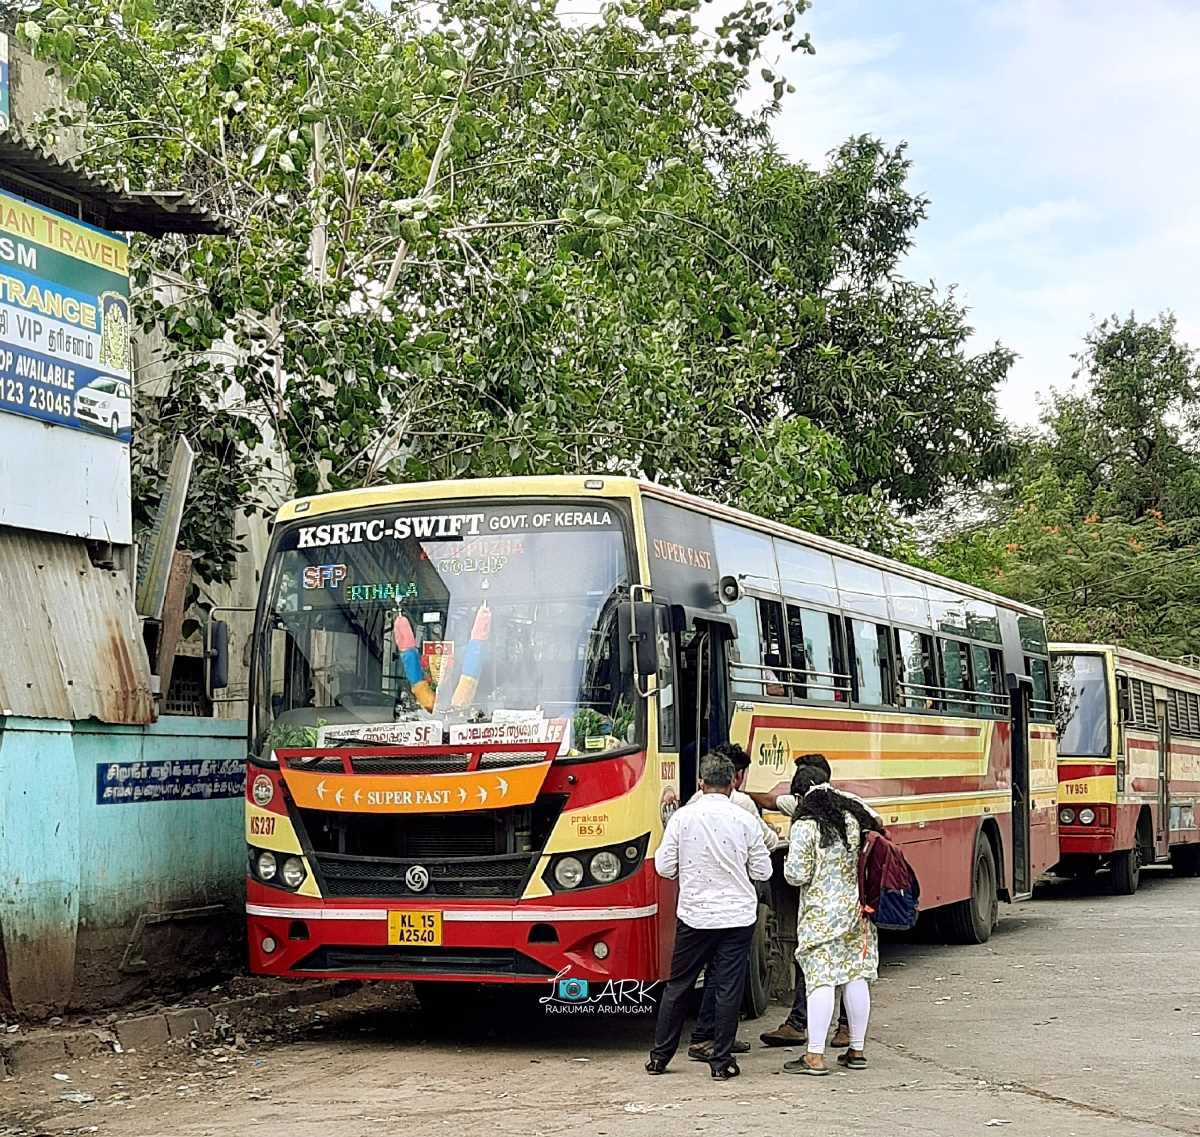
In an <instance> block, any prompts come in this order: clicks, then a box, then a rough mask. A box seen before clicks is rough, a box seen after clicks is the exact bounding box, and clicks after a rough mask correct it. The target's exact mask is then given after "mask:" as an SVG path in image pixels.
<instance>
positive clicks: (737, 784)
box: [687, 742, 779, 1062]
mask: <svg viewBox="0 0 1200 1137" xmlns="http://www.w3.org/2000/svg"><path fill="white" fill-rule="evenodd" d="M713 753H714V754H720V755H722V756H724V757H725V758H728V759H729V760H730V761H731V762H732V763H733V791H732V792H731V793H730V795H729V800H730V801H731V802H733V804H734V805H736V806H740V807H741V808H742V809H744V810H745V811H746V812H747V813H748V814H749V815H750V816H751V817H752V818H754V820H755V821H756V822H758V824H759V826H760V827H761V829H762V835H763V844H765V845H766V846H767V852H768V853H773V852H775V850H776V849H777V848H779V834H778V833H776V832H775V830H774V829H773V828H771V826H770V825H768V824H767V823H766V822H765V821H764V820H763V819H762V814H760V813H759V812H758V806H757V805H755V804H754V801H753V799H752V798H751V797H750V795H749V794H748V793H744V792H743V791H742V787H743V786H744V785H745V784H746V775H747V774H748V773H749V771H750V755H749V754H748V753H747V752H746V748H745V747H744V746H739V745H738V744H737V743H736V742H724V743H722V744H721V745H720V746H717V747H714V749H713ZM703 795H704V791H703V790H697V791H696V792H695V794H694V795H693V796H692V797H691V798H690V799H689V804H691V802H693V801H699V799H700V798H701V797H702V796H703ZM714 991H715V988H713V987H712V986H711V985H710V984H709V983H708V980H707V978H706V979H705V982H704V996H703V998H702V999H701V1000H700V1013H699V1015H697V1016H696V1026H695V1029H694V1030H693V1031H692V1038H691V1045H690V1046H689V1047H688V1052H687V1053H688V1057H689V1058H692V1059H694V1060H695V1061H697V1062H707V1061H708V1060H709V1058H710V1057H711V1055H712V1048H713V1023H714V1021H715V1018H716V1009H717V1001H716V997H715V994H714ZM749 1049H750V1044H749V1043H748V1042H743V1041H742V1040H741V1039H740V1038H735V1039H734V1042H733V1053H734V1054H745V1053H746V1052H747V1051H748V1050H749Z"/></svg>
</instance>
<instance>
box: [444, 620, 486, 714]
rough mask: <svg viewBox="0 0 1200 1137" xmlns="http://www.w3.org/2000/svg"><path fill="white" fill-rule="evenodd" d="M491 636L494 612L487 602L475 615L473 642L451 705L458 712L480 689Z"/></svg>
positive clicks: (466, 654) (472, 631)
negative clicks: (484, 650)
mask: <svg viewBox="0 0 1200 1137" xmlns="http://www.w3.org/2000/svg"><path fill="white" fill-rule="evenodd" d="M491 634H492V610H491V609H490V608H489V607H488V606H487V601H486V600H485V601H484V602H483V603H482V604H481V605H480V606H479V610H478V611H477V612H476V613H475V621H474V623H472V625H471V642H470V643H469V644H467V650H466V651H465V652H463V661H462V670H461V671H460V672H459V676H458V684H457V686H456V687H455V688H454V699H453V701H452V702H451V704H450V705H451V706H452V707H454V708H455V709H456V710H461V709H462V708H463V707H465V706H466V705H467V704H468V703H470V702H471V700H472V699H474V698H475V692H476V690H477V689H478V688H479V674H480V672H481V671H482V670H483V648H484V644H486V643H487V640H488V637H489V636H490V635H491Z"/></svg>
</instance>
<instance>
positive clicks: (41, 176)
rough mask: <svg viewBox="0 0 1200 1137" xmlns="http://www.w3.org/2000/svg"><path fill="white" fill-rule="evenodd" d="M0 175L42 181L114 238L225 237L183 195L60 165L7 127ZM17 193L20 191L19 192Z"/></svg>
mask: <svg viewBox="0 0 1200 1137" xmlns="http://www.w3.org/2000/svg"><path fill="white" fill-rule="evenodd" d="M0 171H3V172H5V173H10V174H12V175H13V176H14V177H16V178H26V179H28V180H30V181H34V182H43V183H45V184H46V185H48V186H52V187H54V188H55V189H57V190H58V191H60V192H61V193H64V194H69V195H71V196H73V197H77V198H79V199H81V201H82V203H83V204H84V207H85V214H86V215H85V217H84V218H83V219H84V220H86V221H88V222H90V223H91V224H93V225H97V226H99V227H100V228H102V229H111V230H113V231H115V232H118V233H149V234H151V235H152V236H155V237H161V236H163V235H165V234H167V233H193V234H195V233H228V232H230V226H229V224H228V222H226V221H223V220H221V219H220V218H218V217H216V216H214V215H213V214H212V213H210V212H209V211H208V210H207V209H203V208H201V207H200V206H198V205H197V204H196V203H195V202H193V201H192V200H191V199H189V198H188V197H187V196H186V195H185V194H184V193H182V192H173V193H166V192H160V193H131V192H129V191H128V190H124V189H121V188H120V187H119V186H115V185H113V184H111V183H110V182H106V181H103V180H102V179H100V178H97V177H95V176H93V175H92V174H90V173H88V172H87V170H85V169H84V167H83V166H82V165H81V164H80V163H79V162H76V161H74V160H64V159H62V158H58V157H56V156H55V155H54V154H52V153H50V152H49V151H48V150H46V149H45V148H44V147H42V146H41V145H39V143H38V142H37V141H36V140H34V139H32V138H30V137H28V136H27V135H25V134H23V133H22V132H21V130H20V128H19V127H17V126H16V125H15V124H10V126H9V128H8V130H7V131H6V132H5V133H3V134H0ZM16 192H20V191H19V190H18V191H16Z"/></svg>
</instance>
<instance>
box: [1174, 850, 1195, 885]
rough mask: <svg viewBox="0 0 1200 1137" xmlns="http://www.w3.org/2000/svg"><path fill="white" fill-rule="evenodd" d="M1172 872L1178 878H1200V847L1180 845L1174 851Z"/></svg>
mask: <svg viewBox="0 0 1200 1137" xmlns="http://www.w3.org/2000/svg"><path fill="white" fill-rule="evenodd" d="M1171 871H1172V872H1173V873H1174V874H1175V875H1176V876H1185V877H1186V876H1200V845H1178V846H1176V847H1175V848H1174V849H1172V850H1171Z"/></svg>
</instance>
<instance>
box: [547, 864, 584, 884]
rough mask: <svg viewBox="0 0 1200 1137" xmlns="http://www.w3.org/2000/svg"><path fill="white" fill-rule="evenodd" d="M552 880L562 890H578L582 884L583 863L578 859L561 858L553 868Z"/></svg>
mask: <svg viewBox="0 0 1200 1137" xmlns="http://www.w3.org/2000/svg"><path fill="white" fill-rule="evenodd" d="M554 879H555V880H556V881H558V883H559V885H561V886H562V887H563V888H578V887H579V886H580V885H581V884H582V883H583V862H582V861H581V860H580V859H579V858H578V857H563V858H562V860H560V861H559V862H558V864H556V865H555V866H554Z"/></svg>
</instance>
